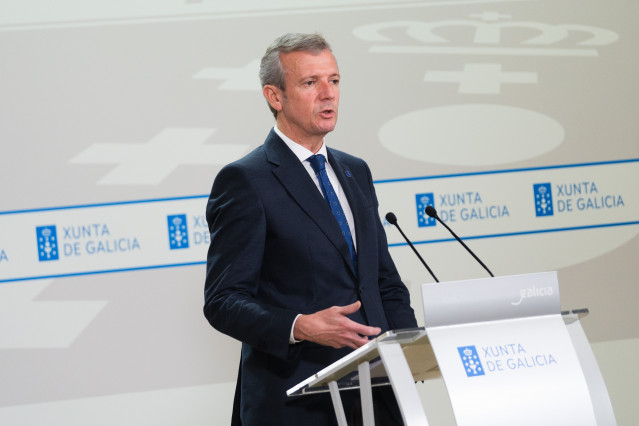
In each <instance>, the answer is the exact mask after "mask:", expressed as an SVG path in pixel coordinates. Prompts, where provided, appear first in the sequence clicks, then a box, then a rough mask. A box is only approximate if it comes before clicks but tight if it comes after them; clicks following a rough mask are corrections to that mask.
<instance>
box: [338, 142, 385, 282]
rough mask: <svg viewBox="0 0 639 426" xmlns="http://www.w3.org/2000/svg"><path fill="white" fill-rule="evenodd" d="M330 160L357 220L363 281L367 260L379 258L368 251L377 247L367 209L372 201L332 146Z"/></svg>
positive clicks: (360, 275)
mask: <svg viewBox="0 0 639 426" xmlns="http://www.w3.org/2000/svg"><path fill="white" fill-rule="evenodd" d="M328 160H329V162H330V163H331V167H333V170H334V171H335V175H336V176H337V179H338V180H339V183H340V185H341V186H342V189H343V190H344V193H345V195H346V199H347V200H348V204H349V206H350V208H351V212H352V213H353V221H354V222H355V230H354V231H353V232H354V234H355V237H356V240H357V265H358V269H359V270H358V276H359V281H360V282H363V279H364V278H365V276H364V275H362V274H363V273H365V271H367V270H369V268H367V265H366V262H367V260H369V259H375V258H377V255H376V254H374V253H368V250H370V249H371V248H373V247H376V245H375V244H374V242H371V239H372V237H373V235H374V231H375V230H374V229H371V224H370V223H369V222H370V218H369V215H368V214H367V211H366V210H367V209H368V208H369V207H370V201H369V200H368V199H367V198H366V197H365V195H364V194H363V193H362V190H361V189H360V187H359V186H358V184H357V180H356V178H355V176H354V175H353V171H351V170H349V168H348V167H347V165H346V164H344V163H343V162H342V161H340V159H339V158H338V156H337V155H336V154H335V153H334V151H333V150H331V149H330V148H329V149H328Z"/></svg>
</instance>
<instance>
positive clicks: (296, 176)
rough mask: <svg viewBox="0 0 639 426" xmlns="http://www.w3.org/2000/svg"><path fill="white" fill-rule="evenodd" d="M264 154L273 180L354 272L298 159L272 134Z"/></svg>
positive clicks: (338, 233) (334, 226) (343, 243)
mask: <svg viewBox="0 0 639 426" xmlns="http://www.w3.org/2000/svg"><path fill="white" fill-rule="evenodd" d="M264 150H265V153H266V157H267V160H268V161H269V163H271V164H272V165H273V174H274V175H275V177H276V178H277V179H278V180H279V181H280V183H281V184H282V186H284V188H286V191H287V192H288V193H289V194H290V196H291V198H293V199H294V200H295V202H296V203H297V204H298V205H299V206H300V208H302V210H304V211H305V212H306V214H307V215H308V216H309V217H310V218H311V219H312V220H313V221H314V222H315V223H316V224H317V226H318V227H319V228H320V229H321V230H322V232H323V233H324V234H325V235H326V237H327V238H328V239H329V240H330V241H331V243H332V244H333V245H334V246H335V248H336V249H337V250H338V251H339V252H340V253H341V255H342V257H343V258H344V259H345V260H346V262H347V264H348V265H350V269H351V272H354V271H353V267H352V262H351V256H350V253H349V251H348V245H347V244H346V240H345V239H344V236H343V235H342V231H341V230H340V228H339V225H338V223H337V221H336V220H335V217H334V216H333V213H332V212H331V209H330V207H329V206H328V204H326V201H325V200H324V198H323V197H322V195H321V194H320V192H319V191H318V189H317V187H316V186H315V184H314V183H313V181H312V180H311V178H310V177H309V176H308V173H307V172H306V169H305V168H304V166H303V165H302V164H301V163H300V161H299V159H298V158H297V157H296V156H295V154H293V153H292V152H291V150H290V149H289V148H288V147H287V146H286V144H285V143H284V141H282V139H280V137H279V136H278V135H277V133H275V132H274V131H272V130H271V133H270V134H269V136H268V137H267V138H266V142H265V143H264ZM331 164H332V163H331ZM349 202H350V200H349Z"/></svg>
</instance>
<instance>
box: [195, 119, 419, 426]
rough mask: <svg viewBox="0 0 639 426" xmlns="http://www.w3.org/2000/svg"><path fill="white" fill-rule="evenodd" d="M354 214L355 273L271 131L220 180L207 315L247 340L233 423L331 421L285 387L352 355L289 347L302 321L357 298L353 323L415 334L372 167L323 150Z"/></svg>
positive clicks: (326, 402)
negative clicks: (297, 322)
mask: <svg viewBox="0 0 639 426" xmlns="http://www.w3.org/2000/svg"><path fill="white" fill-rule="evenodd" d="M328 161H329V162H330V164H331V166H332V167H333V169H334V170H335V173H336V175H337V177H338V179H339V181H340V184H341V185H342V188H343V189H344V192H345V194H346V197H347V199H348V202H349V205H350V207H351V210H352V212H353V217H354V222H355V234H356V238H357V255H358V271H357V273H355V271H354V270H353V266H352V262H351V259H350V254H349V251H348V246H347V244H346V241H345V239H344V236H343V235H342V233H341V231H340V228H339V225H338V224H337V221H336V220H335V218H334V216H333V214H332V212H331V210H330V208H329V206H328V205H327V203H326V202H325V201H324V198H323V197H322V195H321V193H320V192H319V191H318V189H317V187H316V186H315V184H314V182H313V181H312V179H311V178H310V176H309V175H308V173H307V171H306V170H305V169H304V166H303V165H302V164H301V163H300V161H299V159H298V158H297V157H296V156H295V155H294V154H293V153H292V152H291V150H290V149H289V148H288V147H287V146H286V144H285V143H284V142H283V141H282V140H281V139H280V137H279V136H277V134H276V133H275V132H274V131H271V132H270V134H269V135H268V137H267V139H266V141H265V142H264V144H263V145H262V146H260V147H258V148H257V149H255V150H254V151H252V152H251V153H249V154H248V155H247V156H246V157H244V158H242V159H240V160H238V161H236V162H234V163H232V164H229V165H227V166H226V167H224V168H223V169H222V170H221V171H220V172H219V174H218V175H217V177H216V178H215V181H214V183H213V189H212V191H211V196H210V198H209V201H208V204H207V209H206V217H207V221H208V224H209V229H210V232H211V245H210V247H209V252H208V257H207V275H206V285H205V305H204V314H205V316H206V318H207V319H208V320H209V322H210V323H211V325H212V326H213V327H215V328H216V329H217V330H219V331H221V332H222V333H225V334H227V335H229V336H231V337H233V338H235V339H238V340H240V341H241V342H242V356H241V362H240V372H239V377H238V388H237V389H236V401H235V405H234V421H236V420H238V419H239V415H240V413H241V419H242V424H243V425H269V424H273V425H296V424H300V425H305V426H309V425H314V424H318V425H325V424H332V423H333V422H334V414H333V411H332V406H331V403H330V398H329V397H328V395H326V394H324V395H320V396H311V397H301V398H297V399H295V398H294V399H290V398H288V397H287V396H286V390H287V389H289V388H291V387H293V386H294V385H296V384H297V383H298V382H300V381H302V380H304V379H306V378H308V377H309V376H311V375H312V374H314V373H316V372H317V371H318V370H320V369H322V368H323V367H325V366H327V365H329V364H330V363H332V362H334V361H336V360H338V359H340V358H341V357H342V356H344V355H346V354H347V353H349V352H350V351H351V349H348V348H344V349H340V350H337V349H333V348H330V347H324V346H320V345H317V344H314V343H312V342H301V343H297V344H295V345H290V344H289V336H290V332H291V326H292V324H293V320H294V318H295V316H296V315H297V314H300V313H301V314H311V313H314V312H317V311H319V310H322V309H326V308H329V307H331V306H336V305H339V306H343V305H348V304H351V303H353V302H355V301H357V300H361V301H362V308H361V309H360V311H359V312H357V313H355V314H353V315H351V318H352V319H353V320H355V321H358V322H361V323H363V324H368V325H371V326H377V327H380V328H381V329H382V331H386V330H389V329H400V328H410V327H416V325H417V324H416V321H415V315H414V312H413V310H412V308H411V307H410V299H409V293H408V290H407V289H406V287H405V285H404V284H403V283H402V281H401V279H400V277H399V275H398V273H397V270H396V268H395V265H394V264H393V261H392V259H391V257H390V254H389V253H388V245H387V241H386V235H385V232H384V229H383V226H382V224H381V221H380V218H379V214H378V211H377V208H378V203H377V198H376V195H375V190H374V187H373V181H372V177H371V173H370V170H369V168H368V166H367V164H366V163H365V162H364V161H363V160H361V159H359V158H356V157H353V156H351V155H348V154H346V153H343V152H341V151H337V150H334V149H330V148H329V149H328Z"/></svg>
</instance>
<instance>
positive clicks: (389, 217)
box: [386, 212, 439, 282]
mask: <svg viewBox="0 0 639 426" xmlns="http://www.w3.org/2000/svg"><path fill="white" fill-rule="evenodd" d="M386 220H387V221H388V223H390V224H391V225H395V226H396V227H397V230H398V231H399V233H400V234H402V237H404V239H405V240H406V242H407V243H408V245H409V246H410V248H412V249H413V251H414V252H415V254H416V255H417V257H419V260H421V261H422V264H423V265H424V266H425V267H426V269H427V270H428V273H429V274H430V276H431V277H433V278H434V279H435V282H439V280H438V279H437V277H436V276H435V274H433V271H431V270H430V268H429V267H428V265H427V264H426V262H424V259H422V257H421V256H420V255H419V253H417V250H415V247H414V246H413V243H411V242H410V240H409V239H408V238H407V237H406V235H405V234H404V232H403V231H402V228H400V227H399V225H398V224H397V217H396V216H395V214H394V213H393V212H388V213H386Z"/></svg>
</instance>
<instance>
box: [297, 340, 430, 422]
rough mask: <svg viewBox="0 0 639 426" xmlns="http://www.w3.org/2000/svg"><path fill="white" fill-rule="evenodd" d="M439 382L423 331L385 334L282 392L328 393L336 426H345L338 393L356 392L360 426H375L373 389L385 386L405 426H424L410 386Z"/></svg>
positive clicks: (414, 388) (420, 407)
mask: <svg viewBox="0 0 639 426" xmlns="http://www.w3.org/2000/svg"><path fill="white" fill-rule="evenodd" d="M437 377H441V373H440V371H439V367H438V366H437V360H436V359H435V354H434V353H433V348H432V347H431V345H430V341H429V340H428V336H427V335H426V330H425V329H424V328H416V329H408V330H395V331H389V332H387V333H385V334H383V335H381V336H379V337H377V338H376V339H374V340H371V342H370V343H367V344H366V345H364V346H362V347H361V348H359V349H357V350H355V351H353V352H352V353H350V354H349V355H347V356H345V357H344V358H342V359H341V360H339V361H337V362H335V363H334V364H331V365H329V366H328V367H326V368H325V369H323V370H321V371H319V372H318V373H316V374H315V375H313V376H312V377H309V378H308V379H306V380H305V381H303V382H301V383H299V384H298V385H297V386H295V387H293V388H291V389H289V390H288V391H287V394H288V396H296V395H306V394H312V393H320V392H330V393H331V399H332V401H333V407H334V408H335V415H336V417H337V424H338V425H339V426H347V424H346V417H345V415H344V408H343V407H342V401H341V398H340V396H339V391H340V390H346V389H357V388H359V390H360V395H361V399H362V417H363V423H364V425H365V426H369V425H370V426H372V425H374V424H375V419H374V417H373V396H372V387H373V386H384V385H389V384H390V385H391V386H392V387H393V391H394V392H395V397H396V399H397V403H398V405H399V408H400V410H401V412H402V416H403V418H404V422H405V423H406V425H407V426H408V425H427V424H428V422H427V420H426V414H425V412H424V408H423V406H422V402H421V399H420V397H419V394H418V393H417V388H416V387H415V381H416V380H417V381H421V380H427V379H433V378H437Z"/></svg>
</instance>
